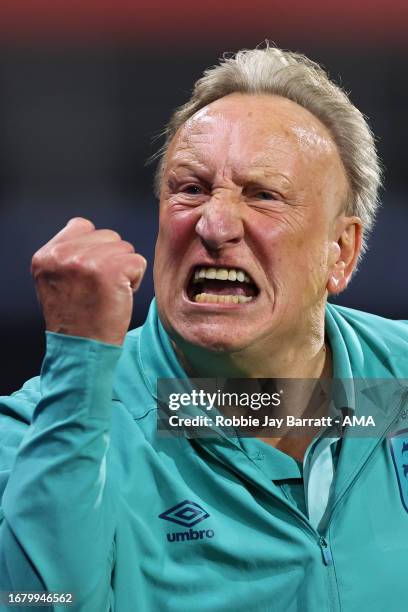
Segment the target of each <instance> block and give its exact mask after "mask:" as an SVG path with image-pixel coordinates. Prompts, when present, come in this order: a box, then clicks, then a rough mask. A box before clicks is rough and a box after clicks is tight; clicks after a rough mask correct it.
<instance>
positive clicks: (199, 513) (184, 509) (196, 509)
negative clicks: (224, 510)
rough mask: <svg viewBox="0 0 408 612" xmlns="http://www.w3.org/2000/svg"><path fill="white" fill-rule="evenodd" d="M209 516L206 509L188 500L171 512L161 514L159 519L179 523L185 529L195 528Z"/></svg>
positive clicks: (171, 509) (174, 507)
mask: <svg viewBox="0 0 408 612" xmlns="http://www.w3.org/2000/svg"><path fill="white" fill-rule="evenodd" d="M209 516H210V515H209V514H208V512H206V511H205V510H204V508H202V507H201V506H199V505H198V504H196V503H195V502H192V501H189V500H188V499H185V500H184V501H182V502H180V503H179V504H177V505H176V506H173V507H172V508H169V510H166V512H163V513H162V514H159V518H161V519H164V520H166V521H171V522H172V523H177V524H178V525H183V527H193V526H194V525H197V523H201V521H204V520H205V519H206V518H208V517H209Z"/></svg>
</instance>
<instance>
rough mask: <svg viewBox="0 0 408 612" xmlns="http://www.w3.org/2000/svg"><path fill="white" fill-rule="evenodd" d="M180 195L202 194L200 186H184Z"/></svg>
mask: <svg viewBox="0 0 408 612" xmlns="http://www.w3.org/2000/svg"><path fill="white" fill-rule="evenodd" d="M181 191H182V193H188V194H189V195H201V194H202V193H203V189H202V187H200V185H186V186H185V187H183V188H182V189H181Z"/></svg>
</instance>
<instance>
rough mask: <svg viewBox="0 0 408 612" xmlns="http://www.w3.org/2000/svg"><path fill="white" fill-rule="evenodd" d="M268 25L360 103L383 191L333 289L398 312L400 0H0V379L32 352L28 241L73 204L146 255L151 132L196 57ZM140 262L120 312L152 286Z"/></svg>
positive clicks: (186, 86) (6, 388)
mask: <svg viewBox="0 0 408 612" xmlns="http://www.w3.org/2000/svg"><path fill="white" fill-rule="evenodd" d="M266 38H268V39H269V40H271V41H274V42H275V43H276V44H277V45H278V46H281V47H283V48H286V49H291V50H294V51H299V52H302V53H306V54H307V55H309V56H310V57H311V58H312V59H314V60H316V61H318V62H320V63H322V64H323V65H324V66H325V68H326V69H327V70H328V71H329V73H330V75H331V76H332V77H333V78H334V79H335V80H337V81H338V82H340V83H342V85H343V86H344V88H345V89H346V90H347V91H348V92H349V93H350V96H351V99H352V100H353V102H354V103H355V104H356V105H357V106H358V107H359V108H360V109H361V110H362V111H363V112H364V113H365V114H366V115H367V116H368V118H369V121H370V124H371V126H372V128H373V130H374V132H375V134H376V135H377V137H378V148H379V152H380V155H381V157H382V160H383V163H384V166H385V169H386V173H385V187H384V190H383V192H382V203H383V206H382V209H381V212H380V214H379V216H378V221H377V225H376V228H375V231H374V234H373V237H372V239H371V246H370V251H369V253H368V255H367V256H366V258H365V260H364V262H363V263H362V265H361V268H360V271H359V273H358V275H357V276H356V277H355V279H354V280H353V282H352V283H351V285H350V287H349V289H347V291H346V292H345V293H344V294H343V295H342V296H341V297H340V298H339V299H338V300H337V301H338V303H341V304H344V305H347V306H351V307H354V308H359V309H363V310H368V311H371V312H374V313H377V314H379V315H383V316H387V317H391V318H408V294H407V279H406V268H405V265H406V264H405V262H406V251H405V247H406V236H407V226H408V208H407V203H406V199H407V193H408V177H407V173H406V165H407V143H408V117H407V112H408V79H407V60H408V3H406V2H396V1H394V2H392V3H390V2H388V1H387V0H377V1H376V2H373V1H372V0H369V1H368V0H360V1H359V3H355V2H354V1H353V0H332V1H331V2H325V1H324V0H319V1H316V2H314V3H312V4H310V3H309V4H307V3H305V2H304V1H301V0H297V1H292V2H290V1H285V0H276V1H274V0H268V1H264V0H253V1H252V2H244V1H243V0H235V2H226V3H221V2H219V1H215V0H206V2H203V3H201V4H199V3H196V2H187V1H185V0H172V1H171V2H167V3H166V2H165V1H164V0H162V1H161V2H158V1H157V0H150V2H148V3H147V2H138V1H137V0H133V2H129V1H128V0H116V1H113V0H110V1H107V0H70V1H69V2H68V1H66V0H59V1H55V0H32V1H31V2H30V3H28V2H27V1H26V0H13V1H11V0H2V1H1V3H0V229H1V234H0V236H1V238H0V258H1V259H0V261H1V272H2V279H1V280H2V282H1V300H0V339H1V349H2V352H1V368H0V394H6V393H9V392H11V391H12V390H14V389H16V388H18V387H19V386H21V384H22V383H23V382H24V381H25V380H26V379H27V378H29V377H31V376H33V375H35V374H37V373H38V371H39V369H40V366H41V360H42V355H43V349H44V342H43V323H42V318H41V313H40V310H39V307H38V305H37V301H36V297H35V293H34V289H33V285H32V282H31V278H30V272H29V266H30V259H31V256H32V254H33V252H34V251H35V250H37V249H38V248H39V247H40V246H41V245H42V244H43V243H44V242H46V241H47V240H48V239H49V238H50V237H51V236H52V235H53V234H55V233H56V232H57V231H58V230H59V229H60V228H61V226H63V225H64V224H65V223H66V222H67V220H68V219H69V218H70V217H72V216H76V215H80V216H85V217H89V218H90V219H91V220H93V221H94V223H95V224H96V225H97V227H99V228H101V227H110V228H113V229H115V230H117V231H119V232H120V233H121V234H122V235H123V237H124V238H125V239H126V240H130V241H132V242H133V243H134V244H135V245H136V248H137V250H138V251H140V252H141V253H142V254H143V255H144V256H145V257H147V259H148V261H149V262H151V263H152V258H153V250H154V240H155V234H156V229H157V202H156V201H155V199H154V197H153V195H152V178H153V172H154V166H152V165H150V166H146V165H145V162H146V159H147V158H148V157H149V156H150V155H151V154H152V153H154V151H156V150H157V149H158V148H159V146H160V144H161V141H160V139H159V140H156V141H155V142H153V138H154V137H155V136H157V135H158V134H159V133H160V131H161V129H162V128H163V126H164V124H165V122H166V121H167V119H168V117H169V115H170V113H171V111H172V109H174V107H175V106H177V105H179V104H181V103H183V102H184V101H186V100H187V98H188V96H189V93H190V90H191V88H192V85H193V83H194V81H195V80H196V79H197V78H198V77H199V76H200V75H201V73H202V71H203V69H204V68H206V67H208V66H210V65H213V64H215V63H216V62H217V59H218V58H219V57H220V56H221V55H222V53H223V52H225V51H236V50H238V49H240V48H243V47H253V46H255V45H257V44H259V43H261V42H262V41H263V40H264V39H266ZM151 263H150V268H149V270H148V273H147V275H146V278H145V280H144V282H143V285H142V289H141V291H140V292H139V294H138V298H137V305H136V307H135V312H134V317H133V321H132V325H133V326H135V325H138V324H140V323H141V322H142V321H143V320H144V317H145V315H146V312H147V308H148V304H149V302H150V300H151V297H152V295H153V287H152V280H151V271H152V265H151Z"/></svg>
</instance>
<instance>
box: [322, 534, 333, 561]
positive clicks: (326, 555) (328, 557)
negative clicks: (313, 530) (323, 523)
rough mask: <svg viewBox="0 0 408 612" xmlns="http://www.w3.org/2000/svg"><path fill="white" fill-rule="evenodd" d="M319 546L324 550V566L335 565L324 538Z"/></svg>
mask: <svg viewBox="0 0 408 612" xmlns="http://www.w3.org/2000/svg"><path fill="white" fill-rule="evenodd" d="M319 544H320V548H321V550H322V554H323V561H324V564H325V565H330V564H331V563H333V557H332V554H331V550H330V548H329V545H328V543H327V541H326V540H325V539H324V537H323V536H322V537H321V538H320V539H319Z"/></svg>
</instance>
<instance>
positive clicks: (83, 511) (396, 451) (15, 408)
mask: <svg viewBox="0 0 408 612" xmlns="http://www.w3.org/2000/svg"><path fill="white" fill-rule="evenodd" d="M326 330H327V335H328V338H329V341H330V344H331V348H332V352H333V358H334V369H335V372H336V373H337V374H339V375H342V376H346V377H347V376H352V377H356V378H357V377H361V378H366V379H368V380H372V379H390V378H399V379H404V377H406V378H408V351H407V349H408V327H407V325H406V324H405V323H400V322H395V321H390V320H386V319H383V318H380V317H377V316H374V315H369V314H365V313H361V312H358V311H355V310H350V309H346V308H341V307H338V306H333V305H328V306H327V317H326ZM183 376H185V374H184V372H183V371H182V369H181V366H180V365H179V364H178V362H177V360H176V358H175V355H174V352H173V349H172V347H171V344H170V341H169V338H168V336H167V334H166V333H165V332H164V330H163V328H162V326H161V324H160V322H159V320H158V317H157V312H156V307H155V304H154V303H153V305H152V307H151V309H150V312H149V316H148V319H147V321H146V323H145V325H143V326H142V327H141V328H139V329H136V330H134V331H131V332H130V333H129V334H128V336H127V339H126V342H125V344H124V346H123V347H122V348H120V347H115V346H112V345H107V344H103V343H100V342H96V341H93V340H87V339H83V338H76V337H69V336H63V335H59V334H53V333H48V334H47V351H46V355H45V359H44V362H43V367H42V372H41V377H37V378H34V379H32V380H30V381H29V382H27V383H26V384H25V385H24V387H23V388H22V389H21V390H20V391H18V392H16V393H14V394H13V395H12V396H10V397H4V398H1V399H0V441H1V445H0V499H1V500H2V501H1V505H0V591H42V590H46V591H51V592H53V591H58V592H68V591H69V592H73V593H74V596H75V604H74V605H73V606H71V607H65V606H63V605H55V606H54V609H55V610H78V611H79V610H80V611H84V612H103V611H105V610H106V611H108V610H112V611H113V610H116V611H117V612H136V611H137V612H166V611H177V612H191V611H192V610H194V611H196V612H244V611H245V612H247V610H251V611H253V612H266V611H274V612H295V611H296V612H324V611H334V610H343V611H345V612H354V611H355V612H357V611H359V612H360V611H362V610H364V611H370V612H384V611H385V610H387V612H397V611H398V612H400V611H401V610H404V609H407V608H408V592H407V587H406V584H407V578H406V572H407V567H408V474H407V473H406V472H408V437H407V435H408V434H407V432H408V416H407V411H406V409H405V400H404V394H403V393H401V394H400V396H399V400H398V401H396V400H395V398H394V396H392V397H391V398H390V397H387V398H384V396H383V395H384V394H383V392H382V390H381V385H378V389H377V391H376V390H375V385H374V391H373V392H372V393H371V399H370V401H372V403H373V406H375V407H376V409H377V410H379V412H380V413H381V414H382V416H383V420H382V425H381V427H380V429H381V431H380V432H379V435H378V436H377V437H375V438H374V437H364V438H353V437H350V438H345V439H344V440H343V444H342V449H341V453H340V458H339V463H338V467H337V471H336V478H335V483H334V499H333V504H332V509H331V515H330V518H329V521H328V524H327V528H326V532H325V533H324V534H323V535H321V534H319V533H318V532H317V531H316V530H315V529H314V528H313V526H312V525H311V523H310V522H309V521H308V519H307V517H306V516H305V514H304V513H302V512H301V511H300V510H299V508H298V507H297V506H296V505H295V504H294V503H291V501H290V499H288V498H287V497H286V496H285V495H284V494H283V493H282V490H281V489H280V488H279V487H278V486H276V484H274V482H273V481H271V480H270V478H268V477H267V474H266V473H265V471H264V470H263V469H262V466H261V465H260V462H259V461H256V460H255V459H254V457H253V456H250V455H249V454H247V452H246V451H245V448H244V446H243V445H242V444H240V441H239V439H234V438H226V437H224V436H223V435H221V434H220V435H219V437H215V438H210V439H203V438H202V439H188V438H186V437H167V438H164V437H158V435H157V432H156V398H155V395H156V380H157V378H159V377H163V378H165V377H183ZM403 383H404V381H403V380H402V381H401V384H402V385H403ZM405 430H407V431H405ZM392 433H393V436H391V434H392ZM0 609H4V610H6V609H7V608H6V607H5V605H4V604H3V607H1V608H0ZM10 609H12V608H10ZM19 609H24V608H19ZM28 609H31V608H27V610H28ZM37 609H38V608H37ZM44 609H47V610H49V609H50V608H44Z"/></svg>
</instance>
